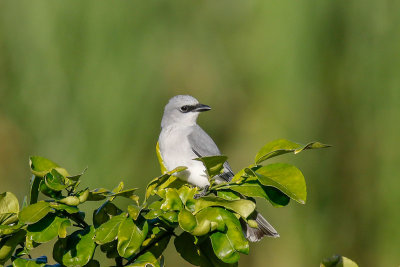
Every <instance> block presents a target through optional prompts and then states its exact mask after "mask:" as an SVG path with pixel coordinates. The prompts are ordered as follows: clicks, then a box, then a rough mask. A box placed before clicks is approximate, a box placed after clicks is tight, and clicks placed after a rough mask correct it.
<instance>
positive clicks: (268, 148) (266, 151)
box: [255, 139, 330, 165]
mask: <svg viewBox="0 0 400 267" xmlns="http://www.w3.org/2000/svg"><path fill="white" fill-rule="evenodd" d="M326 147H330V145H326V144H322V143H320V142H311V143H308V144H307V145H302V144H298V143H294V142H292V141H289V140H286V139H278V140H275V141H272V142H270V143H268V144H266V145H265V146H263V147H262V148H261V149H260V151H259V152H258V153H257V155H256V158H255V163H256V164H257V165H258V164H260V163H261V162H263V161H264V160H267V159H269V158H272V157H276V156H279V155H282V154H286V153H291V152H293V153H294V154H297V153H300V152H301V151H303V150H306V149H313V148H326Z"/></svg>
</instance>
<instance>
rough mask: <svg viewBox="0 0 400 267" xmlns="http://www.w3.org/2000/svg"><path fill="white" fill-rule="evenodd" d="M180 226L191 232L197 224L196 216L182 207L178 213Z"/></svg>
mask: <svg viewBox="0 0 400 267" xmlns="http://www.w3.org/2000/svg"><path fill="white" fill-rule="evenodd" d="M178 222H179V226H180V227H181V228H182V229H183V230H184V231H186V232H191V231H193V230H194V228H195V227H196V226H197V221H196V217H195V216H194V215H193V214H192V213H191V212H189V211H187V210H186V209H182V210H181V212H179V215H178Z"/></svg>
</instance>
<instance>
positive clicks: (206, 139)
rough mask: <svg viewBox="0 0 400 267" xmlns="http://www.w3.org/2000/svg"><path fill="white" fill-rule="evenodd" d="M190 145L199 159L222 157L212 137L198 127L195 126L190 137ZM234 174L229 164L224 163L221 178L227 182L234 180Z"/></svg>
mask: <svg viewBox="0 0 400 267" xmlns="http://www.w3.org/2000/svg"><path fill="white" fill-rule="evenodd" d="M188 139H189V143H190V145H191V147H192V150H193V152H194V153H195V154H196V155H197V156H198V157H207V156H218V155H221V152H220V151H219V149H218V147H217V145H216V144H215V142H214V141H213V140H212V139H211V137H210V136H209V135H208V134H207V133H206V132H205V131H204V130H203V129H202V128H201V127H200V126H198V125H195V126H193V129H192V132H191V133H190V134H189V135H188ZM233 176H234V173H233V171H232V168H231V166H229V163H228V162H225V163H224V173H222V174H220V175H219V177H220V178H222V179H223V180H225V181H230V180H232V177H233Z"/></svg>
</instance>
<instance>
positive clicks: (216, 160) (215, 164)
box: [195, 155, 228, 178]
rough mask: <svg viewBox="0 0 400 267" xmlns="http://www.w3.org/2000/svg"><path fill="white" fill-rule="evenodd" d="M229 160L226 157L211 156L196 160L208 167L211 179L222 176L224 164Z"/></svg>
mask: <svg viewBox="0 0 400 267" xmlns="http://www.w3.org/2000/svg"><path fill="white" fill-rule="evenodd" d="M227 159H228V157H226V156H222V155H221V156H210V157H201V158H196V159H195V160H198V161H201V162H203V164H204V167H206V170H207V174H208V176H209V177H210V178H212V177H214V176H216V175H219V174H221V172H222V171H223V169H224V163H225V161H226V160H227Z"/></svg>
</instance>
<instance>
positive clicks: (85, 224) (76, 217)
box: [62, 210, 89, 228]
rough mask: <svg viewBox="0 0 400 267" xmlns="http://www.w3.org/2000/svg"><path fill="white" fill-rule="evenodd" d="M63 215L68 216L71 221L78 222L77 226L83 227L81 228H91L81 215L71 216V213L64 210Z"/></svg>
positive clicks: (74, 214) (73, 214)
mask: <svg viewBox="0 0 400 267" xmlns="http://www.w3.org/2000/svg"><path fill="white" fill-rule="evenodd" d="M62 213H63V214H64V215H65V216H67V217H68V218H69V219H71V220H73V221H74V222H76V223H77V225H78V226H79V227H81V228H86V227H88V226H89V224H87V223H86V222H85V220H83V219H82V218H81V217H79V215H78V214H76V213H72V214H69V213H68V212H66V211H65V210H63V211H62Z"/></svg>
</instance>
